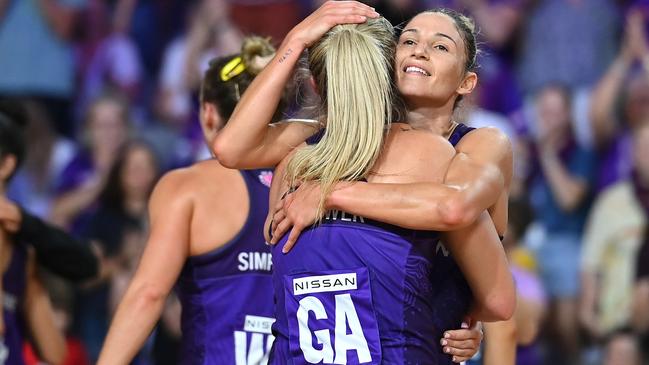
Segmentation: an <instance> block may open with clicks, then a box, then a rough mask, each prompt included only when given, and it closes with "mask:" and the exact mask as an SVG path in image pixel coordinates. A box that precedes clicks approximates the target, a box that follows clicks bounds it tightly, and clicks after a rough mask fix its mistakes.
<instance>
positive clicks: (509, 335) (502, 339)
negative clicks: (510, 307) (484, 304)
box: [483, 318, 517, 365]
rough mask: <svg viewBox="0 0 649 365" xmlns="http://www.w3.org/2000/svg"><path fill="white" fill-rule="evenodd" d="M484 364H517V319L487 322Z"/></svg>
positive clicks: (485, 327) (485, 325) (485, 326)
mask: <svg viewBox="0 0 649 365" xmlns="http://www.w3.org/2000/svg"><path fill="white" fill-rule="evenodd" d="M484 332H485V347H484V356H483V364H484V365H515V364H516V332H517V326H516V320H515V319H514V318H510V319H509V320H507V321H502V322H494V323H485V324H484Z"/></svg>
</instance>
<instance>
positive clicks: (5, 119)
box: [0, 104, 65, 365]
mask: <svg viewBox="0 0 649 365" xmlns="http://www.w3.org/2000/svg"><path fill="white" fill-rule="evenodd" d="M2 106H3V107H5V106H6V104H3V105H2ZM19 123H20V122H19V121H15V120H12V119H10V117H9V115H6V114H5V113H0V194H1V195H4V194H5V192H6V188H7V184H8V182H9V180H10V179H11V177H12V176H13V174H14V172H15V171H16V170H17V169H18V167H19V166H20V163H21V162H22V160H23V157H24V152H25V151H24V148H25V141H24V138H25V136H24V125H21V124H19ZM14 238H15V237H14V236H13V235H11V234H9V233H8V232H7V231H5V229H4V228H0V270H1V272H2V284H3V285H2V290H3V293H2V296H0V298H2V302H0V303H2V317H3V331H0V363H1V364H6V365H21V364H24V363H25V360H24V358H23V342H24V341H25V340H26V339H27V338H28V334H29V335H30V336H29V337H30V338H31V339H32V341H33V342H34V345H35V348H36V349H37V350H38V353H39V355H40V358H41V359H42V360H43V361H45V362H47V363H50V364H58V363H60V362H62V361H63V358H64V356H65V340H64V338H63V334H62V333H61V332H60V331H59V330H58V329H57V328H56V325H55V323H54V312H53V310H52V305H51V303H50V298H49V296H48V294H47V291H46V290H45V288H44V287H43V285H42V283H41V280H40V278H39V275H38V272H37V269H36V264H35V258H34V255H33V252H31V251H30V250H28V248H27V246H26V245H24V244H21V242H14ZM21 317H22V318H21Z"/></svg>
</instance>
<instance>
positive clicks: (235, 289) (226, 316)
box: [176, 170, 274, 365]
mask: <svg viewBox="0 0 649 365" xmlns="http://www.w3.org/2000/svg"><path fill="white" fill-rule="evenodd" d="M241 174H242V176H243V178H244V180H245V182H246V186H247V188H248V196H249V198H250V210H249V213H248V218H247V220H246V223H245V224H244V226H243V228H242V229H241V231H240V232H239V233H238V234H237V236H236V237H235V238H233V239H232V240H231V241H230V242H228V243H227V244H225V245H224V246H222V247H220V248H218V249H216V250H214V251H211V252H208V253H205V254H202V255H199V256H192V257H190V258H189V259H187V262H186V263H185V266H184V267H183V269H182V272H181V274H180V278H179V279H178V283H177V288H176V289H177V292H178V296H179V298H180V301H181V303H182V317H181V323H182V332H183V336H182V344H181V353H180V359H181V360H180V361H181V363H183V364H237V365H240V364H242V365H256V364H266V363H267V361H268V352H269V350H270V347H271V344H272V341H273V336H272V335H271V325H272V323H273V322H274V319H273V301H272V295H273V291H272V281H271V269H272V266H273V262H272V256H271V253H270V250H269V248H268V246H266V245H265V243H264V236H263V227H264V221H265V219H266V214H267V213H268V194H269V187H270V182H271V179H272V171H270V170H250V171H241ZM218 218H219V217H214V219H218Z"/></svg>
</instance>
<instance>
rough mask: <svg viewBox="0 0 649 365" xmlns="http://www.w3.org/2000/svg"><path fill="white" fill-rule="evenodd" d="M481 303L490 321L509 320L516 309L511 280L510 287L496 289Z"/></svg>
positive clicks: (514, 292) (514, 293) (514, 291)
mask: <svg viewBox="0 0 649 365" xmlns="http://www.w3.org/2000/svg"><path fill="white" fill-rule="evenodd" d="M482 305H483V308H484V309H485V311H486V312H487V313H488V316H489V317H490V319H491V321H496V322H499V321H508V320H510V319H511V318H512V317H513V316H514V312H515V311H516V289H514V288H513V282H512V288H507V289H506V290H496V291H494V292H493V293H492V294H490V295H489V296H487V298H485V300H484V302H483V304H482ZM491 321H490V322H491Z"/></svg>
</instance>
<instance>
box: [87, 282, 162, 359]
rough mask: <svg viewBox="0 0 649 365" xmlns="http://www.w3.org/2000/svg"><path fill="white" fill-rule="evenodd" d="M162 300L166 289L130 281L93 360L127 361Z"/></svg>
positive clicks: (149, 327)
mask: <svg viewBox="0 0 649 365" xmlns="http://www.w3.org/2000/svg"><path fill="white" fill-rule="evenodd" d="M165 300H166V293H162V292H160V291H157V290H152V286H150V285H146V284H144V283H142V284H139V283H136V282H133V283H132V284H131V286H130V287H129V289H128V290H127V292H126V295H125V296H124V299H123V300H122V302H121V303H120V305H119V307H118V309H117V312H116V313H115V317H114V318H113V322H112V324H111V326H110V330H109V331H108V335H107V336H106V340H105V342H104V345H103V347H102V350H101V354H100V355H99V360H98V362H97V364H98V365H102V364H103V365H109V364H110V365H118V364H124V365H126V364H129V363H130V362H131V361H132V360H133V358H134V357H135V355H136V354H137V352H138V351H139V350H140V348H141V347H142V345H143V344H144V342H145V341H146V339H147V338H148V336H149V334H150V333H151V331H152V330H153V327H154V326H155V324H156V322H157V321H158V319H159V318H160V315H161V314H162V310H163V308H164V303H165Z"/></svg>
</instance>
